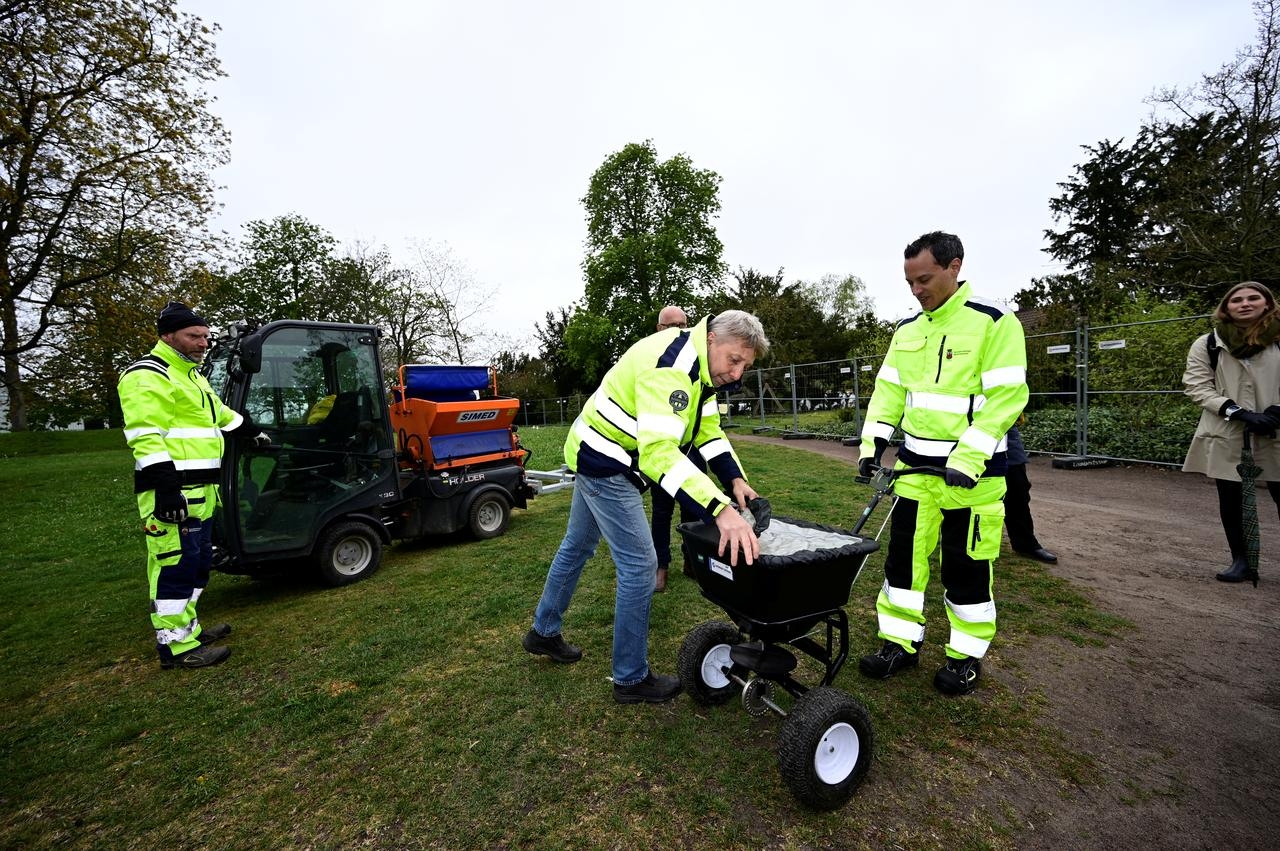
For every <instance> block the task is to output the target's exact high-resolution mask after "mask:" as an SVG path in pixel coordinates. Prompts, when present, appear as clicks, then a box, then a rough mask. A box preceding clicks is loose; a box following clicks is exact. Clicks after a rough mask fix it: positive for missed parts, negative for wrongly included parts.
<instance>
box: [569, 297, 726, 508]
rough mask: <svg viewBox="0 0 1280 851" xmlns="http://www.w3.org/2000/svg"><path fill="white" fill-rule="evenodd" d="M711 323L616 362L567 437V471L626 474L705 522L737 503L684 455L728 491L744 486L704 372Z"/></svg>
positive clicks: (655, 341)
mask: <svg viewBox="0 0 1280 851" xmlns="http://www.w3.org/2000/svg"><path fill="white" fill-rule="evenodd" d="M710 319H711V317H707V318H706V319H703V320H702V321H701V322H699V323H698V324H697V325H696V326H694V327H693V328H691V329H688V330H683V329H680V328H668V329H667V330H665V331H659V332H658V333H656V334H651V335H649V336H648V337H645V338H644V339H643V340H640V341H639V342H638V343H636V344H635V345H633V346H632V347H631V348H630V349H628V350H627V351H626V353H624V354H623V355H622V357H621V358H619V359H618V362H617V363H616V364H614V365H613V367H612V368H610V370H609V371H608V372H607V373H606V374H605V376H604V380H603V381H601V382H600V387H599V388H598V389H597V390H596V392H595V393H593V394H592V395H591V397H590V398H589V399H588V400H587V403H586V404H585V405H583V407H582V413H581V414H579V415H578V418H577V419H576V420H574V423H573V426H572V428H570V429H569V436H568V438H567V439H566V440H565V444H564V460H565V463H566V464H568V465H569V469H571V470H574V471H575V472H577V473H578V474H580V475H584V476H616V475H619V474H624V475H627V476H628V477H630V478H631V480H632V481H633V482H634V483H635V484H636V486H637V487H639V488H640V489H642V490H643V489H644V488H645V487H646V486H647V485H648V483H649V482H656V483H657V484H658V486H659V487H661V488H662V489H663V490H664V491H666V492H667V493H668V494H670V495H671V496H673V497H675V499H676V500H678V501H679V502H680V503H681V505H684V506H685V507H687V508H689V509H690V510H692V511H694V512H695V513H697V514H698V515H699V516H700V517H702V518H703V519H704V520H706V521H708V522H710V520H711V518H713V517H714V516H715V515H716V514H717V513H719V511H720V509H721V508H722V507H723V506H725V505H728V504H729V503H730V502H731V501H732V499H731V497H729V496H726V495H725V494H724V493H722V492H721V490H720V488H718V487H716V484H715V482H713V481H712V480H711V478H710V477H708V476H707V475H706V474H705V473H703V472H702V471H701V470H699V469H698V468H697V467H696V466H695V465H694V464H693V462H691V461H690V460H689V459H688V457H686V455H685V453H686V452H687V451H688V450H689V448H690V447H695V448H697V450H698V451H699V452H700V453H701V454H702V457H703V458H705V459H706V461H707V465H708V467H709V468H710V470H711V471H712V472H713V473H715V475H716V477H717V478H719V479H720V481H721V482H722V483H723V484H724V486H725V488H726V489H728V490H730V491H732V482H733V480H734V479H736V478H743V479H745V478H746V476H745V474H744V473H743V472H742V465H741V463H740V462H739V461H738V457H737V455H736V454H735V453H734V451H733V447H732V446H730V445H729V441H728V440H727V439H726V438H725V436H724V431H723V430H721V428H720V410H719V406H718V405H717V404H716V388H715V387H713V386H712V383H711V376H710V373H709V372H708V369H707V322H708V321H710ZM722 389H727V390H731V389H733V388H722Z"/></svg>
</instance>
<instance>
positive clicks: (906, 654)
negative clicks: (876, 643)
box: [858, 641, 924, 680]
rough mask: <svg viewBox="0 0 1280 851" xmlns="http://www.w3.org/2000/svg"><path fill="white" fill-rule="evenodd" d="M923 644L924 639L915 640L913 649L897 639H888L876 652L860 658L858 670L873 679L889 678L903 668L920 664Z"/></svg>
mask: <svg viewBox="0 0 1280 851" xmlns="http://www.w3.org/2000/svg"><path fill="white" fill-rule="evenodd" d="M922 644H924V642H923V641H913V642H911V647H912V649H911V650H907V649H906V648H905V647H903V646H902V645H901V644H899V643H898V642H896V641H886V642H885V643H884V646H883V647H881V648H880V649H879V650H877V651H876V652H875V653H872V654H871V655H869V656H863V657H862V658H861V659H860V660H858V670H859V671H861V672H862V673H863V674H864V675H865V676H868V677H871V678H872V679H876V680H887V679H889V678H890V677H892V676H893V675H894V674H896V673H898V672H899V671H901V670H902V669H903V668H914V667H915V666H916V665H919V664H920V646H921V645H922Z"/></svg>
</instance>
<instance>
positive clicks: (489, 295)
mask: <svg viewBox="0 0 1280 851" xmlns="http://www.w3.org/2000/svg"><path fill="white" fill-rule="evenodd" d="M415 250H416V252H417V255H418V263H417V266H416V267H415V268H414V270H413V271H414V272H415V273H416V274H417V276H418V285H419V286H420V287H421V290H422V292H424V293H426V294H427V296H428V297H429V298H430V300H431V301H432V302H433V303H434V304H435V305H436V307H437V309H438V310H439V314H438V319H437V321H438V326H437V328H436V333H437V334H438V336H439V337H440V338H441V339H440V342H439V346H438V347H437V348H434V349H432V350H431V351H430V355H431V356H432V357H434V358H435V359H438V360H441V361H444V362H446V363H467V362H469V361H471V360H472V359H474V358H478V357H479V356H481V355H482V354H489V353H490V352H491V351H492V348H493V347H492V346H491V345H488V343H487V341H488V339H489V337H491V336H492V335H491V334H490V332H489V331H488V329H486V328H485V327H484V326H483V325H482V324H481V322H480V316H481V314H482V312H483V311H484V309H485V307H486V306H487V305H488V304H489V303H490V302H491V301H492V300H493V298H494V296H495V295H496V293H497V291H496V290H495V289H493V288H485V287H481V286H480V285H479V284H477V283H476V280H475V277H474V276H473V275H472V272H471V270H470V269H469V268H467V266H466V264H465V263H463V262H462V261H461V260H459V259H458V258H457V256H456V255H455V254H454V252H453V249H452V248H450V247H449V246H448V245H447V244H445V243H436V242H431V241H428V240H423V241H419V242H418V243H416V244H415Z"/></svg>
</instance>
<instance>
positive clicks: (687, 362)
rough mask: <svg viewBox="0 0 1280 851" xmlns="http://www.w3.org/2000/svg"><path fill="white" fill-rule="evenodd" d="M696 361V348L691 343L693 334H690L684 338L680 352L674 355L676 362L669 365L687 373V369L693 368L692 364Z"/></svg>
mask: <svg viewBox="0 0 1280 851" xmlns="http://www.w3.org/2000/svg"><path fill="white" fill-rule="evenodd" d="M697 362H698V350H697V349H696V348H695V347H694V345H693V335H690V336H688V337H686V338H685V341H684V348H682V349H681V350H680V354H678V355H676V362H675V363H673V364H672V365H671V366H672V367H673V368H674V369H678V370H680V371H681V372H682V373H684V374H685V375H688V374H689V370H691V369H693V365H694V364H695V363H697Z"/></svg>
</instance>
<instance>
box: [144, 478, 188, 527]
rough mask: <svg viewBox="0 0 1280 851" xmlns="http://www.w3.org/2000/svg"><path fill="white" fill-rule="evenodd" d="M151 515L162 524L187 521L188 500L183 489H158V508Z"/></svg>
mask: <svg viewBox="0 0 1280 851" xmlns="http://www.w3.org/2000/svg"><path fill="white" fill-rule="evenodd" d="M151 513H152V514H154V515H155V516H156V519H157V520H159V521H161V522H162V523H181V522H182V521H183V520H186V519H187V498H186V497H185V496H183V495H182V490H181V489H177V490H175V489H174V488H172V487H164V488H156V507H155V510H154V511H153V512H151Z"/></svg>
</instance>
